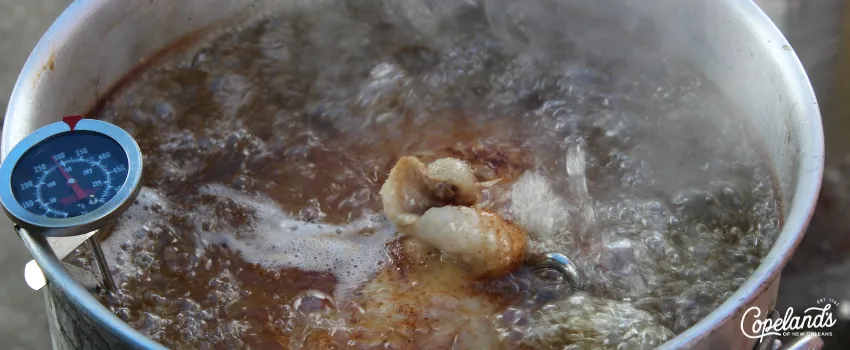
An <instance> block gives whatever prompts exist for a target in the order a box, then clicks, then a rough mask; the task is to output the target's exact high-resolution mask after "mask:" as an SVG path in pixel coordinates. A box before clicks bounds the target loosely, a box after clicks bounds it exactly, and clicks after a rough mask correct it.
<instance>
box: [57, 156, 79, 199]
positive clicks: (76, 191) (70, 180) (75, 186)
mask: <svg viewBox="0 0 850 350" xmlns="http://www.w3.org/2000/svg"><path fill="white" fill-rule="evenodd" d="M50 159H53V164H56V168H57V169H59V172H60V173H62V176H63V177H65V183H66V184H68V185H69V186H71V189H72V190H74V194H75V195H77V199H83V198H86V197H88V194H87V193H86V191H83V189H82V188H81V187H80V185H79V184H77V181H76V180H75V179H74V178H72V177H71V175H70V174H68V172H67V171H65V168H63V167H62V166H61V165H59V161H57V160H56V157H50Z"/></svg>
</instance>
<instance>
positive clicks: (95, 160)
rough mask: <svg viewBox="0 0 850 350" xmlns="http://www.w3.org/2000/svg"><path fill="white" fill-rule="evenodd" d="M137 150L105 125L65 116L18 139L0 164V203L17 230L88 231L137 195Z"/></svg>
mask: <svg viewBox="0 0 850 350" xmlns="http://www.w3.org/2000/svg"><path fill="white" fill-rule="evenodd" d="M141 176H142V151H141V149H139V145H138V144H137V143H136V141H135V140H133V136H131V135H130V134H129V133H127V132H126V131H124V130H122V129H121V128H120V127H118V126H117V125H114V124H110V123H107V122H103V121H99V120H92V119H82V118H80V117H66V118H63V121H61V122H56V123H52V124H48V125H46V126H44V127H42V128H40V129H38V130H36V131H34V132H32V133H30V134H29V135H27V136H26V137H24V138H23V139H22V140H20V141H19V142H18V143H17V144H15V146H14V147H12V149H11V150H10V151H9V153H8V154H6V157H5V158H3V162H2V163H0V204H2V208H3V210H4V211H5V212H6V215H8V216H9V218H10V219H12V221H13V222H14V223H15V224H16V225H18V226H19V227H20V228H23V229H26V230H27V231H29V232H34V233H37V234H39V235H42V236H53V237H68V236H76V235H80V234H84V233H88V232H91V231H94V230H98V229H100V228H102V227H103V226H104V225H107V224H109V223H110V222H111V221H112V220H113V219H114V218H116V217H118V216H119V215H121V213H123V212H124V210H126V209H127V207H129V206H130V204H132V203H133V200H134V199H135V198H136V195H138V194H139V190H140V189H141Z"/></svg>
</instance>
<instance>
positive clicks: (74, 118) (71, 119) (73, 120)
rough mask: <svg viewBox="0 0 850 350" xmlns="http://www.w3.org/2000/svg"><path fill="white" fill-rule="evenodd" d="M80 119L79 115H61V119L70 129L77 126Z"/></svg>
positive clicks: (81, 118)
mask: <svg viewBox="0 0 850 350" xmlns="http://www.w3.org/2000/svg"><path fill="white" fill-rule="evenodd" d="M80 120H83V116H81V115H69V116H67V117H62V121H63V122H65V124H68V126H69V127H71V131H74V128H75V127H77V123H79V122H80Z"/></svg>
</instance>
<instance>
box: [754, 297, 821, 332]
mask: <svg viewBox="0 0 850 350" xmlns="http://www.w3.org/2000/svg"><path fill="white" fill-rule="evenodd" d="M817 304H818V305H819V306H816V307H810V308H808V309H806V310H805V311H803V313H802V314H801V315H794V308H793V307H789V308H788V310H786V311H785V316H784V317H781V318H767V319H765V320H762V319H761V317H762V311H761V310H760V309H759V308H758V307H757V306H753V307H751V308H749V309H747V311H746V312H744V317H743V318H742V319H741V332H744V335H745V336H746V337H748V338H751V339H758V340H759V342H761V341H762V340H763V338H764V337H767V336H771V335H773V336H777V337H779V336H794V337H797V336H802V335H808V334H813V335H817V336H831V335H832V332H816V331H814V330H818V329H826V328H829V327H832V326H834V325H835V323H836V322H838V321H837V320H836V319H835V318H834V317H833V312H834V310H835V309H837V308H838V302H837V301H835V300H832V299H831V298H823V299H819V300H818V301H817ZM748 319H755V321H754V322H753V324H752V327H751V329H746V328H747V327H745V326H744V324H745V323H747V322H746V321H747V320H748ZM804 329H806V330H808V331H806V332H802V330H804Z"/></svg>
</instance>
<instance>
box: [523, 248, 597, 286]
mask: <svg viewBox="0 0 850 350" xmlns="http://www.w3.org/2000/svg"><path fill="white" fill-rule="evenodd" d="M531 263H532V264H533V265H534V267H533V268H534V269H535V270H537V269H544V268H548V269H553V270H555V271H558V272H559V273H560V274H561V275H563V276H564V279H565V280H566V281H567V283H568V284H569V285H570V288H572V289H574V290H580V289H582V288H584V277H583V276H582V274H581V272H580V271H579V269H578V266H576V264H575V263H574V262H573V261H572V260H570V259H569V258H567V257H566V256H565V255H563V254H560V253H546V254H543V255H541V256H538V257H536V258H534V259H532V260H531Z"/></svg>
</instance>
